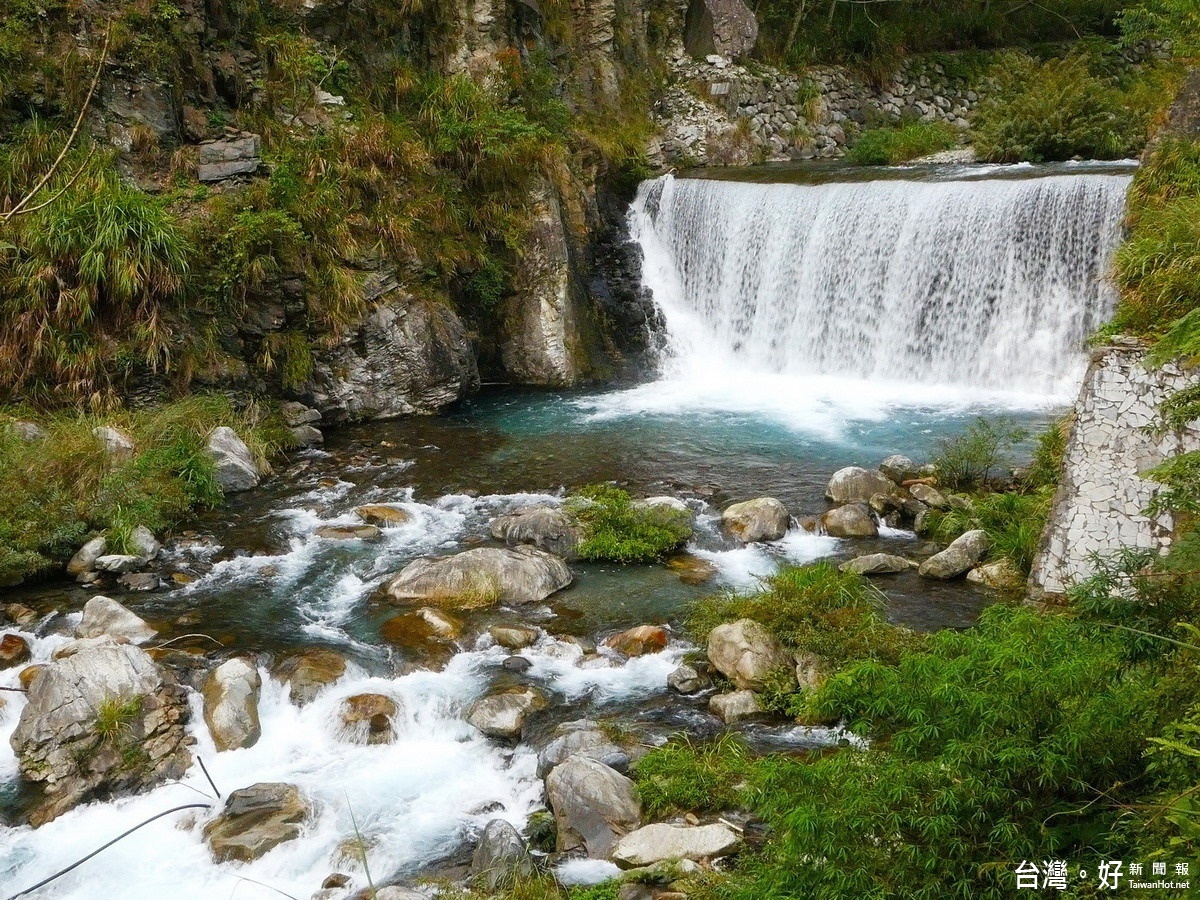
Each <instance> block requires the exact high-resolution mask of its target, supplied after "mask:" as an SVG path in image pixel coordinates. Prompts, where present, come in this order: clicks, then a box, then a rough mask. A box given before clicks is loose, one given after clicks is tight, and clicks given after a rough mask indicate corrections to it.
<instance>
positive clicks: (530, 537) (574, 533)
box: [491, 506, 583, 559]
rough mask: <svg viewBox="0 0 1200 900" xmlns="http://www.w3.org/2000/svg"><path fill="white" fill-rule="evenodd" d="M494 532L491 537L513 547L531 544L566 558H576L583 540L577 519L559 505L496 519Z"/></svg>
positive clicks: (492, 525) (523, 508) (534, 508)
mask: <svg viewBox="0 0 1200 900" xmlns="http://www.w3.org/2000/svg"><path fill="white" fill-rule="evenodd" d="M491 531H492V537H494V538H495V539H496V540H498V541H504V542H505V543H506V544H508V545H509V546H510V547H512V546H515V545H517V544H532V545H533V546H534V547H537V548H539V549H541V550H545V551H546V552H547V553H553V554H554V555H555V556H561V557H562V558H563V559H574V558H575V557H576V555H577V551H578V550H579V542H580V541H581V540H582V539H583V530H582V529H581V528H580V526H579V523H578V522H577V521H576V520H575V517H574V516H572V515H571V514H570V513H568V512H567V511H566V510H565V509H563V508H562V507H558V506H525V507H522V508H521V509H518V510H517V511H516V512H512V513H509V514H508V515H505V516H498V517H496V518H495V519H493V520H492V523H491Z"/></svg>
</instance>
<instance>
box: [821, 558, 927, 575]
mask: <svg viewBox="0 0 1200 900" xmlns="http://www.w3.org/2000/svg"><path fill="white" fill-rule="evenodd" d="M916 567H917V564H916V563H915V562H913V561H912V560H911V559H905V558H904V557H903V556H894V555H892V554H891V553H868V554H866V555H864V556H857V557H855V558H854V559H852V560H850V561H849V562H844V563H842V564H841V565H840V566H838V569H839V570H840V571H842V572H853V573H854V574H855V575H895V574H898V573H900V572H907V571H908V570H909V569H915V568H916Z"/></svg>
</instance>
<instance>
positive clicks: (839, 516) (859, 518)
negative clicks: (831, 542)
mask: <svg viewBox="0 0 1200 900" xmlns="http://www.w3.org/2000/svg"><path fill="white" fill-rule="evenodd" d="M821 527H823V528H824V529H825V533H826V534H829V535H831V536H833V537H839V538H862V537H868V538H869V537H876V536H877V535H878V534H879V526H878V525H876V524H875V517H874V516H872V515H871V509H870V507H868V506H867V505H866V504H865V503H848V504H847V505H845V506H839V507H838V508H837V509H831V510H829V511H828V512H826V513H825V514H824V515H822V516H821Z"/></svg>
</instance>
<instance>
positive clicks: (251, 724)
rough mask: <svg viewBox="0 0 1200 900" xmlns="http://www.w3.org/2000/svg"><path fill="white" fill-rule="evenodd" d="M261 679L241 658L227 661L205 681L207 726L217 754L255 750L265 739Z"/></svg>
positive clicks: (250, 664)
mask: <svg viewBox="0 0 1200 900" xmlns="http://www.w3.org/2000/svg"><path fill="white" fill-rule="evenodd" d="M261 692H262V678H261V676H259V674H258V668H257V667H256V666H255V665H253V664H252V663H251V662H250V661H249V660H246V659H242V658H240V657H238V658H234V659H230V660H226V661H225V662H223V663H221V665H219V666H217V667H216V668H215V669H213V670H212V671H211V672H210V673H209V674H208V677H207V678H206V679H205V681H204V688H203V690H202V691H201V695H202V697H203V698H204V722H205V724H207V725H208V731H209V733H210V734H211V735H212V739H213V743H214V744H215V745H216V747H217V750H219V751H220V750H237V749H239V748H242V747H253V746H254V745H255V744H256V743H258V739H259V738H260V737H261V736H262V726H261V725H260V724H259V720H258V699H259V695H260V694H261Z"/></svg>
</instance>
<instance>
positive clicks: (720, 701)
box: [708, 691, 763, 725]
mask: <svg viewBox="0 0 1200 900" xmlns="http://www.w3.org/2000/svg"><path fill="white" fill-rule="evenodd" d="M708 708H709V710H710V711H711V712H712V713H713V714H714V715H716V716H719V717H720V719H721V721H722V722H724V723H725V724H726V725H736V724H737V723H738V722H745V721H746V720H747V719H753V718H755V717H757V716H761V715H762V714H763V708H762V706H761V704H759V702H758V695H757V694H756V693H754V691H729V692H728V693H725V694H714V695H713V696H712V697H711V698H710V699H709V701H708Z"/></svg>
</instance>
